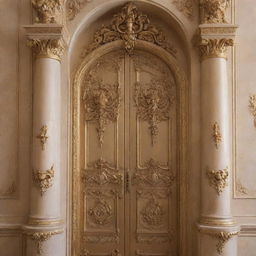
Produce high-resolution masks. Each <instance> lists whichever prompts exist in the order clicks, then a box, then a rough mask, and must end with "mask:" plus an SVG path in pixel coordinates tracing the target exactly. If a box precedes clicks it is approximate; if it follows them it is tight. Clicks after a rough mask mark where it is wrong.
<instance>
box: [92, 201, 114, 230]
mask: <svg viewBox="0 0 256 256" xmlns="http://www.w3.org/2000/svg"><path fill="white" fill-rule="evenodd" d="M88 215H89V216H90V219H91V221H92V222H93V223H94V224H96V225H101V226H104V225H106V224H108V223H109V222H110V221H111V219H112V218H113V210H112V207H111V206H110V205H109V204H108V203H107V202H106V201H105V200H103V199H100V198H98V199H97V200H96V202H95V205H94V206H93V208H91V209H89V210H88Z"/></svg>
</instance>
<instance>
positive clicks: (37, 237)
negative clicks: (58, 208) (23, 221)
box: [26, 229, 64, 255]
mask: <svg viewBox="0 0 256 256" xmlns="http://www.w3.org/2000/svg"><path fill="white" fill-rule="evenodd" d="M63 232H64V230H62V229H61V230H54V231H46V232H35V233H26V234H27V235H28V236H29V237H30V238H31V239H32V240H34V241H36V247H37V254H38V255H42V254H43V248H42V247H43V242H45V241H47V240H49V239H50V238H51V237H52V236H53V235H57V234H61V233H63Z"/></svg>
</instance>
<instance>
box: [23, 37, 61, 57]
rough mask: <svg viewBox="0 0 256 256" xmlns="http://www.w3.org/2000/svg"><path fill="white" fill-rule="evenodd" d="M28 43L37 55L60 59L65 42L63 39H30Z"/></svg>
mask: <svg viewBox="0 0 256 256" xmlns="http://www.w3.org/2000/svg"><path fill="white" fill-rule="evenodd" d="M27 44H28V46H29V47H30V48H31V49H32V51H33V52H34V53H35V55H36V56H37V57H48V58H53V59H57V60H60V59H61V57H62V55H63V52H64V44H63V41H62V40H61V39H44V40H41V39H29V40H28V43H27Z"/></svg>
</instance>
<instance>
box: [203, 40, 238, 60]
mask: <svg viewBox="0 0 256 256" xmlns="http://www.w3.org/2000/svg"><path fill="white" fill-rule="evenodd" d="M233 45H234V40H233V39H227V38H222V39H202V40H201V42H200V43H199V50H200V55H201V58H207V57H216V58H227V48H228V46H233Z"/></svg>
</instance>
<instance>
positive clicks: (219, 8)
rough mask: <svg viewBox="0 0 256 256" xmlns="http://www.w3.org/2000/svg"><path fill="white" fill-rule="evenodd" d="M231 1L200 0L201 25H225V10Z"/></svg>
mask: <svg viewBox="0 0 256 256" xmlns="http://www.w3.org/2000/svg"><path fill="white" fill-rule="evenodd" d="M230 4H231V0H201V3H200V10H201V23H203V24H204V23H227V21H226V17H225V16H226V10H227V8H228V7H229V6H230Z"/></svg>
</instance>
